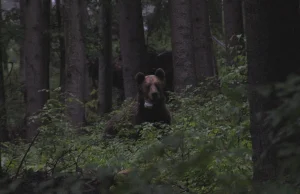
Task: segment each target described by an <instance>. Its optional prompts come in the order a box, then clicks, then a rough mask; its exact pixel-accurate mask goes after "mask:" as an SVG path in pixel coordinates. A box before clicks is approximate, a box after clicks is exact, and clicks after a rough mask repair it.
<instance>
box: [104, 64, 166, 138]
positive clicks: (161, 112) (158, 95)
mask: <svg viewBox="0 0 300 194" xmlns="http://www.w3.org/2000/svg"><path fill="white" fill-rule="evenodd" d="M165 79H166V78H165V72H164V70H163V69H161V68H159V69H157V70H156V71H155V74H154V75H147V76H145V75H144V74H143V73H141V72H139V73H137V74H136V76H135V80H136V83H137V86H138V94H137V96H136V98H135V100H134V101H133V102H132V104H131V105H130V108H129V112H128V113H124V112H123V114H117V115H115V116H113V117H112V118H111V119H110V120H109V121H108V123H107V125H106V128H105V130H104V137H106V138H109V137H114V136H115V135H116V134H117V133H118V132H117V131H118V130H117V124H118V123H121V122H120V121H122V119H124V117H126V119H125V120H127V119H128V121H129V124H131V127H132V128H133V126H134V125H139V124H142V123H144V122H149V123H155V122H161V123H165V124H171V114H170V112H169V110H168V108H167V107H166V102H165V94H164V87H165ZM125 122H126V121H125ZM122 123H124V120H123V121H122Z"/></svg>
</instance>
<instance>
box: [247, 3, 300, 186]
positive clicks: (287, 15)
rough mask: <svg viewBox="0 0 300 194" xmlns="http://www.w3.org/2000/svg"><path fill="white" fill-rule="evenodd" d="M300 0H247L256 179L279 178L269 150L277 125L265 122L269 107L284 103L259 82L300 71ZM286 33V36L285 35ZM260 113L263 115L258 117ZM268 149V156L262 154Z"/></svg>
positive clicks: (272, 80)
mask: <svg viewBox="0 0 300 194" xmlns="http://www.w3.org/2000/svg"><path fill="white" fill-rule="evenodd" d="M298 6H299V0H291V1H289V3H283V2H282V1H281V0H261V1H253V0H245V16H246V25H245V27H246V37H247V59H248V83H249V104H250V133H251V137H252V149H253V163H254V166H253V180H254V182H255V183H261V182H264V181H268V180H272V179H276V178H277V176H278V172H279V168H278V167H279V166H278V163H277V159H276V156H275V153H276V150H273V151H271V152H269V151H268V152H266V151H267V149H268V148H269V147H270V145H271V139H269V138H268V135H269V133H270V132H274V131H276V128H274V127H271V126H269V125H264V122H265V118H266V116H267V115H268V113H267V111H269V110H271V109H274V108H276V107H278V106H279V105H280V103H279V102H278V101H277V99H276V98H275V97H274V96H270V97H267V98H265V97H263V96H262V95H260V94H259V93H258V92H257V91H256V90H255V89H256V88H257V86H261V85H266V84H270V85H272V84H274V83H276V82H282V81H285V80H286V78H287V76H288V75H289V74H290V73H299V64H300V55H299V53H300V36H299V34H300V26H299V25H300V21H299V19H300V18H299V13H298ZM283 37H284V38H283ZM258 113H260V114H261V115H262V116H261V117H257V114H258ZM264 152H266V156H265V157H263V156H262V154H263V153H264Z"/></svg>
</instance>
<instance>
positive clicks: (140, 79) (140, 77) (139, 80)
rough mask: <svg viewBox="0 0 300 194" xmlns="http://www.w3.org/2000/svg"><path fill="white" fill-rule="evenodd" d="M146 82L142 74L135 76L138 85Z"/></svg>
mask: <svg viewBox="0 0 300 194" xmlns="http://www.w3.org/2000/svg"><path fill="white" fill-rule="evenodd" d="M144 80H145V75H144V74H143V73H141V72H138V73H137V74H136V75H135V81H136V83H137V84H141V83H143V81H144Z"/></svg>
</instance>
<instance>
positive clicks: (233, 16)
mask: <svg viewBox="0 0 300 194" xmlns="http://www.w3.org/2000/svg"><path fill="white" fill-rule="evenodd" d="M223 14H224V34H225V44H226V52H227V63H228V65H233V64H234V62H233V59H234V57H235V56H236V55H238V54H239V53H238V51H241V50H242V49H243V39H242V38H241V39H240V40H239V39H238V38H237V35H242V34H243V33H244V30H243V9H242V0H223ZM238 47H239V48H238Z"/></svg>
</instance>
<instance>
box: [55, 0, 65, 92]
mask: <svg viewBox="0 0 300 194" xmlns="http://www.w3.org/2000/svg"><path fill="white" fill-rule="evenodd" d="M55 4H56V20H57V29H58V33H59V53H60V80H59V86H60V88H61V92H62V93H64V92H65V77H66V74H65V69H66V67H65V42H64V36H63V33H64V30H63V19H62V18H63V17H62V5H61V2H60V0H55Z"/></svg>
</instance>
